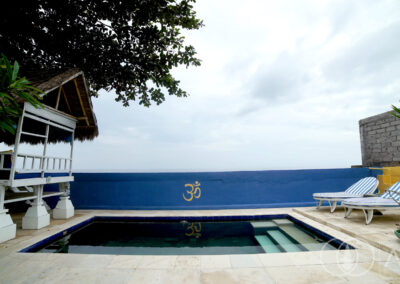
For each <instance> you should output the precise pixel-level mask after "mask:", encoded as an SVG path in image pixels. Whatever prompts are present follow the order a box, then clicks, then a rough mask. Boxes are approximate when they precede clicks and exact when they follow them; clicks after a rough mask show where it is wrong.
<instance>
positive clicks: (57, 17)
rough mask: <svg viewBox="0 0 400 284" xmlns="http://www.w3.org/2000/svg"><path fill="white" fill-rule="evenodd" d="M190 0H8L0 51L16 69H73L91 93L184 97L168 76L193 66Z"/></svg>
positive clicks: (142, 98)
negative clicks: (185, 33)
mask: <svg viewBox="0 0 400 284" xmlns="http://www.w3.org/2000/svg"><path fill="white" fill-rule="evenodd" d="M193 2H195V0H176V1H174V0H157V1H154V0H119V1H114V0H102V1H94V0H79V1H76V0H57V1H52V0H30V1H25V2H23V3H21V2H19V1H10V2H8V3H7V5H3V7H2V15H1V17H0V52H3V53H5V54H7V56H9V58H10V59H11V60H17V61H18V62H19V63H20V64H22V65H23V66H29V68H30V67H31V66H32V67H34V68H44V69H46V68H63V67H78V68H80V69H81V70H83V71H84V73H85V76H86V78H87V80H88V83H89V88H90V92H91V95H97V94H98V91H99V90H100V89H106V90H110V89H114V90H115V91H116V93H117V98H116V100H117V101H121V102H122V103H123V104H124V105H128V104H129V101H131V100H137V101H138V102H139V103H140V104H143V105H145V106H149V105H150V104H151V102H152V101H153V102H155V103H157V104H160V103H162V102H163V101H164V100H165V94H166V93H168V94H169V95H176V96H178V97H181V96H187V93H186V92H185V91H184V90H182V89H181V88H180V86H179V81H178V80H176V79H175V78H174V77H173V76H172V75H171V69H172V68H173V67H175V66H178V65H181V64H183V65H185V66H186V67H188V66H190V65H195V66H198V65H200V60H199V59H197V58H196V57H195V54H196V51H195V49H194V47H193V46H191V45H186V44H185V41H184V37H183V36H182V34H181V30H182V29H188V30H192V29H198V28H200V27H201V26H202V25H203V24H202V21H201V20H199V19H198V18H196V12H195V11H194V10H193V6H192V3H193Z"/></svg>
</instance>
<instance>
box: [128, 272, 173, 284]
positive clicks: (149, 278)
mask: <svg viewBox="0 0 400 284" xmlns="http://www.w3.org/2000/svg"><path fill="white" fill-rule="evenodd" d="M167 278H168V270H167V269H137V270H135V272H134V273H133V275H132V277H131V278H130V279H129V281H128V283H130V284H131V283H132V284H139V283H140V284H141V283H146V284H161V283H168V282H167V281H168V279H167Z"/></svg>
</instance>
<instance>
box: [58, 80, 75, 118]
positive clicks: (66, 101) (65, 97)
mask: <svg viewBox="0 0 400 284" xmlns="http://www.w3.org/2000/svg"><path fill="white" fill-rule="evenodd" d="M60 88H61V90H62V92H63V95H64V100H65V103H66V104H67V108H68V110H69V113H70V114H72V110H71V106H70V105H69V102H68V99H67V95H66V94H65V90H64V87H63V86H62V85H61V86H60Z"/></svg>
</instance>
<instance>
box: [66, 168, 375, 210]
mask: <svg viewBox="0 0 400 284" xmlns="http://www.w3.org/2000/svg"><path fill="white" fill-rule="evenodd" d="M371 175H374V172H372V171H370V170H368V169H367V168H350V169H329V170H287V171H251V172H250V171H249V172H209V173H75V174H74V176H75V182H73V183H71V200H72V202H73V203H74V206H75V208H77V209H148V210H151V209H225V208H271V207H296V206H313V205H315V201H314V200H313V199H312V194H313V193H314V192H334V191H343V190H345V189H346V188H347V187H349V186H350V185H352V184H353V183H355V182H356V181H358V180H359V179H361V178H363V177H366V176H371ZM196 182H198V183H197V185H196ZM192 186H193V187H192Z"/></svg>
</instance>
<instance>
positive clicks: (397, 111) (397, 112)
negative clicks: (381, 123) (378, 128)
mask: <svg viewBox="0 0 400 284" xmlns="http://www.w3.org/2000/svg"><path fill="white" fill-rule="evenodd" d="M392 109H393V110H394V112H391V114H392V115H393V116H395V117H397V118H400V109H399V108H397V107H395V106H394V105H392Z"/></svg>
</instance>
